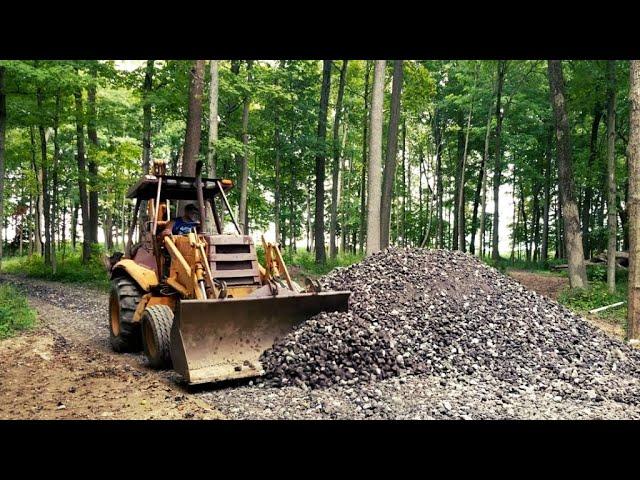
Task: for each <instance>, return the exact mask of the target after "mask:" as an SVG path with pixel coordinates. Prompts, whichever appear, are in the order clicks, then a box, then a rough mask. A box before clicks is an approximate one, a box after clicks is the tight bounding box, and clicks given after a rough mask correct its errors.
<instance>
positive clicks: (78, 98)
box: [73, 90, 91, 263]
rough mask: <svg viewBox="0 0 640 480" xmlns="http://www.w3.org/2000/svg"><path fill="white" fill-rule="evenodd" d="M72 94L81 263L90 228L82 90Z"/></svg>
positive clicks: (88, 250)
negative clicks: (76, 150) (80, 226)
mask: <svg viewBox="0 0 640 480" xmlns="http://www.w3.org/2000/svg"><path fill="white" fill-rule="evenodd" d="M73 96H74V97H75V103H76V142H77V147H78V153H77V155H76V160H77V162H78V189H79V191H80V208H82V236H83V239H82V263H88V262H89V259H90V258H91V230H90V225H89V195H88V194H87V167H86V163H85V151H84V123H83V119H84V112H83V108H82V90H77V91H76V92H75V93H74V94H73Z"/></svg>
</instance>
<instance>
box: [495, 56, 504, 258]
mask: <svg viewBox="0 0 640 480" xmlns="http://www.w3.org/2000/svg"><path fill="white" fill-rule="evenodd" d="M506 68H507V61H506V60H500V61H499V62H498V85H497V88H496V138H495V140H496V151H495V153H494V155H495V163H494V167H493V234H492V235H491V237H492V238H491V242H492V249H491V259H492V260H493V261H494V262H497V261H498V260H499V259H500V250H499V248H498V245H499V239H500V237H499V233H498V227H499V224H500V221H499V204H500V177H501V176H502V150H501V149H500V140H501V134H502V120H503V117H504V116H503V114H502V104H501V100H502V87H503V85H504V76H505V70H506Z"/></svg>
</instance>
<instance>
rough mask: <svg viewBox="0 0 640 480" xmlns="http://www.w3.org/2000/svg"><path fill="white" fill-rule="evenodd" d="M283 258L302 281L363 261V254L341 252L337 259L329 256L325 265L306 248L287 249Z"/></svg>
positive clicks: (293, 274)
mask: <svg viewBox="0 0 640 480" xmlns="http://www.w3.org/2000/svg"><path fill="white" fill-rule="evenodd" d="M259 254H260V252H259ZM282 258H283V259H284V263H285V264H286V265H287V268H288V269H289V271H290V272H291V275H292V276H293V277H295V279H296V281H298V282H299V281H302V279H303V278H304V277H311V278H318V277H321V276H322V275H326V274H327V273H329V272H330V271H331V270H333V269H334V268H336V267H348V266H349V265H351V264H353V263H356V262H359V261H361V260H362V258H363V256H362V255H360V254H357V253H356V254H353V253H339V254H338V255H337V256H336V258H335V259H331V258H329V257H328V256H327V261H326V263H325V264H324V265H321V264H317V263H316V259H315V254H314V253H313V252H307V251H306V250H297V251H295V252H293V251H291V250H285V251H284V252H282ZM263 259H264V257H260V260H261V261H263Z"/></svg>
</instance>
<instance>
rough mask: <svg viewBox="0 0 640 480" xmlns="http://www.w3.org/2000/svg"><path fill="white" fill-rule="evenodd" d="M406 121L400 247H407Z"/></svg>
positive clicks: (403, 134) (404, 129)
mask: <svg viewBox="0 0 640 480" xmlns="http://www.w3.org/2000/svg"><path fill="white" fill-rule="evenodd" d="M406 154H407V120H406V119H403V120H402V246H403V247H406V246H407V158H406Z"/></svg>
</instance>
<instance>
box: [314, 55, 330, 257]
mask: <svg viewBox="0 0 640 480" xmlns="http://www.w3.org/2000/svg"><path fill="white" fill-rule="evenodd" d="M331 64H332V62H331V60H323V61H322V89H321V91H320V109H319V111H318V135H317V137H316V138H317V147H316V148H317V153H316V204H315V205H316V208H315V216H314V219H313V222H314V224H313V225H314V226H313V232H314V235H313V236H314V239H315V253H316V263H318V264H324V263H325V262H326V253H325V251H324V177H325V172H324V170H325V156H326V140H327V110H328V108H329V93H330V90H331Z"/></svg>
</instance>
